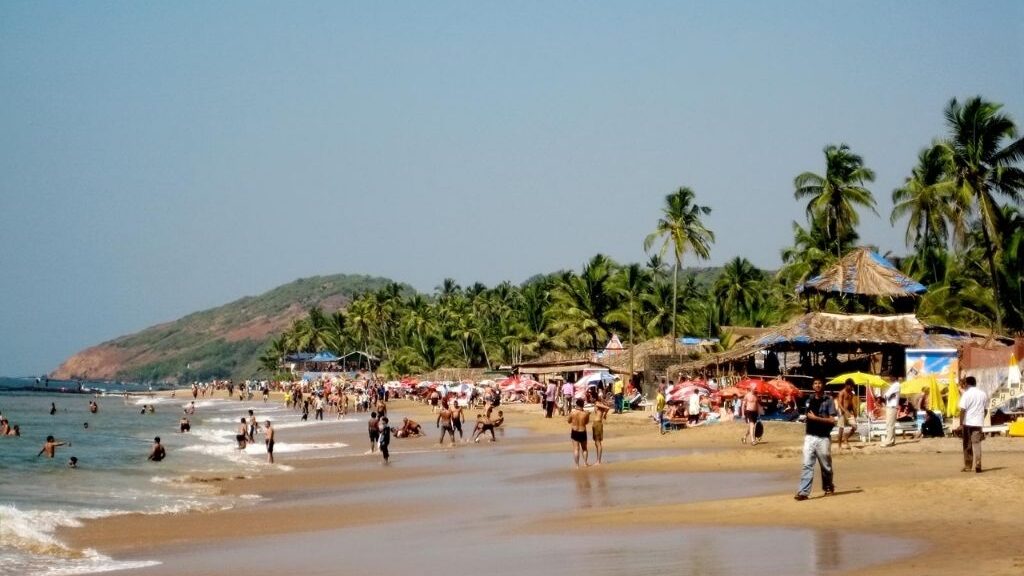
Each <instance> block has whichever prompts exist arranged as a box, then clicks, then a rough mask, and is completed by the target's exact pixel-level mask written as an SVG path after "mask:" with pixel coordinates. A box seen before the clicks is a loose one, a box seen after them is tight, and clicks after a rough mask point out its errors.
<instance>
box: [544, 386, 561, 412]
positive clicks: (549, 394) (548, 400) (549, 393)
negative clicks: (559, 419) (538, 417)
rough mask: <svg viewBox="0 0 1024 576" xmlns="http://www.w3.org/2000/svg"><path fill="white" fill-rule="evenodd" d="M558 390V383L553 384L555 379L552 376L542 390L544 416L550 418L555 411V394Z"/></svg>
mask: <svg viewBox="0 0 1024 576" xmlns="http://www.w3.org/2000/svg"><path fill="white" fill-rule="evenodd" d="M557 392H558V385H557V384H555V379H554V378H552V379H551V380H549V381H548V385H547V388H546V389H545V390H544V417H545V418H551V416H552V414H554V412H555V395H556V394H557Z"/></svg>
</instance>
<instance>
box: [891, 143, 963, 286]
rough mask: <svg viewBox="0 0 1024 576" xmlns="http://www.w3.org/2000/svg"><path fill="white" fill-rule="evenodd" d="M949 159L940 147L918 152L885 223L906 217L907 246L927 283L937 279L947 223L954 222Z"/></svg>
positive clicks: (893, 199)
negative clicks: (915, 258) (913, 250)
mask: <svg viewBox="0 0 1024 576" xmlns="http://www.w3.org/2000/svg"><path fill="white" fill-rule="evenodd" d="M950 160H951V155H950V149H949V147H948V146H946V145H944V144H933V145H932V146H930V147H928V148H925V149H923V150H921V153H920V154H918V157H917V166H916V167H914V169H913V171H912V172H911V175H910V177H908V178H907V180H906V182H905V183H904V185H903V186H902V187H901V188H897V189H895V190H893V191H892V202H893V209H892V215H891V216H890V218H889V222H890V223H892V224H895V223H896V221H897V220H899V219H900V218H903V217H904V216H909V219H908V221H907V235H906V242H907V245H908V246H913V247H915V249H916V251H917V255H918V260H919V261H920V264H921V265H922V266H921V267H922V268H924V270H926V271H928V278H927V279H926V280H931V281H935V280H938V277H939V272H938V270H937V265H938V260H940V259H941V258H942V252H943V251H944V250H945V248H946V243H947V240H948V237H949V230H948V223H949V222H952V221H953V220H954V219H955V214H954V212H953V209H952V206H953V205H952V200H953V191H954V186H953V181H952V180H951V179H950V177H949V174H950V172H951V169H952V166H951V165H950Z"/></svg>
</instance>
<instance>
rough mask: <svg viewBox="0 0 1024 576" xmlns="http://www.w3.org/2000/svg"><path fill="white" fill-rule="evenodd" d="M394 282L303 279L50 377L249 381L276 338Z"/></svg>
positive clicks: (97, 353) (120, 341)
mask: <svg viewBox="0 0 1024 576" xmlns="http://www.w3.org/2000/svg"><path fill="white" fill-rule="evenodd" d="M388 283H390V280H387V279H385V278H373V277H369V276H352V275H345V274H339V275H335V276H317V277H313V278H303V279H300V280H296V281H295V282H292V283H290V284H285V285H284V286H279V287H277V288H275V289H273V290H270V291H269V292H267V293H265V294H262V295H260V296H252V297H248V296H247V297H245V298H241V299H239V300H236V301H234V302H231V303H230V304H226V305H224V306H220V307H218V308H213V309H210V310H204V311H202V312H196V313H194V314H190V315H188V316H185V317H184V318H181V319H179V320H175V321H174V322H168V323H166V324H159V325H157V326H152V327H150V328H146V329H145V330H142V331H141V332H137V333H135V334H130V335H127V336H122V337H120V338H116V339H114V340H111V341H109V342H104V343H102V344H99V345H97V346H93V347H91V348H87V349H85V350H82V351H81V352H78V353H77V354H75V355H74V356H72V357H70V358H68V359H67V360H65V361H64V362H63V363H62V364H61V365H60V366H59V367H58V368H57V369H56V370H54V371H53V372H52V373H51V374H50V377H51V378H55V379H75V378H81V379H83V380H127V381H150V380H157V381H178V380H181V381H189V380H195V379H198V380H207V379H209V378H214V377H222V378H223V377H234V378H245V377H249V376H252V375H253V374H254V373H255V372H256V369H257V368H258V366H259V356H260V354H261V353H262V352H263V351H264V350H265V349H266V348H267V346H268V344H269V343H270V341H271V340H273V339H274V338H276V337H277V336H278V335H280V334H281V333H282V332H283V331H285V330H286V329H287V328H288V327H289V326H291V324H292V322H294V321H295V320H296V319H298V318H301V317H302V316H305V315H306V314H307V313H308V311H309V309H310V308H313V307H320V308H321V309H322V310H323V311H324V312H325V313H331V312H334V311H336V310H338V309H340V308H344V307H345V306H346V305H347V304H348V302H349V301H350V300H351V299H352V297H353V296H354V295H356V294H358V293H361V292H365V291H373V290H378V289H380V288H382V287H384V286H385V285H387V284H388Z"/></svg>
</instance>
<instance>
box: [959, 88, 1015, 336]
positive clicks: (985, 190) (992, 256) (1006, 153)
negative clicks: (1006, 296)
mask: <svg viewBox="0 0 1024 576" xmlns="http://www.w3.org/2000/svg"><path fill="white" fill-rule="evenodd" d="M1001 108H1002V105H1000V104H995V103H993V102H987V101H985V100H982V99H981V97H980V96H975V97H974V98H971V99H969V100H967V102H965V103H963V104H962V105H961V104H960V103H959V102H957V100H956V98H954V99H952V100H950V102H949V105H948V106H947V107H946V112H945V115H946V125H947V126H948V127H949V131H950V136H949V140H948V141H947V145H948V146H949V148H950V151H951V154H952V160H951V163H952V169H953V179H954V181H955V183H956V196H955V206H956V208H957V210H958V218H957V219H956V221H955V229H956V231H957V232H958V236H959V237H960V238H962V237H963V230H964V225H965V223H966V221H967V218H968V215H970V214H972V213H974V212H975V210H976V211H977V214H978V217H979V218H980V220H981V228H982V233H983V234H984V238H985V242H984V246H985V258H986V260H988V268H989V279H990V281H991V284H990V285H991V286H992V289H993V290H994V291H995V294H994V295H995V300H996V310H995V313H996V330H999V331H1001V330H1002V327H1003V319H1002V310H1001V308H1002V306H1001V305H1000V304H1001V300H1000V294H999V285H998V278H997V273H996V256H997V255H998V253H999V252H1000V251H1001V249H1002V248H1001V238H1000V229H1001V224H1002V222H1001V220H1002V211H1001V207H1000V205H999V203H998V202H997V201H996V196H995V195H996V194H999V195H1002V196H1005V197H1006V198H1007V199H1008V200H1010V201H1012V202H1015V203H1016V202H1020V199H1021V191H1022V190H1024V170H1021V168H1020V167H1019V166H1018V165H1017V164H1018V163H1019V162H1020V161H1021V160H1024V142H1022V140H1021V139H1019V138H1017V127H1016V126H1015V125H1014V123H1013V120H1012V119H1011V118H1010V117H1009V116H1007V115H1005V114H1001V113H1000V112H999V110H1000V109H1001Z"/></svg>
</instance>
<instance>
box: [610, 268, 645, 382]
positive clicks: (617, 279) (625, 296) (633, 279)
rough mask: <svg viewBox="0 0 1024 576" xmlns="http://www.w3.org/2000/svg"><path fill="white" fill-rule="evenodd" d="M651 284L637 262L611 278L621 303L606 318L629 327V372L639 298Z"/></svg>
mask: <svg viewBox="0 0 1024 576" xmlns="http://www.w3.org/2000/svg"><path fill="white" fill-rule="evenodd" d="M650 284H651V275H650V273H649V272H648V271H647V270H646V269H645V268H643V267H641V266H640V265H639V264H635V263H634V264H630V265H629V266H626V267H625V268H622V269H620V270H619V271H618V273H616V274H615V276H614V277H613V278H612V291H613V292H614V293H615V294H616V295H618V296H619V298H620V299H621V301H622V303H621V304H620V306H619V308H617V309H615V310H613V311H611V312H610V313H609V314H608V320H609V321H611V322H619V323H622V324H625V325H627V326H628V327H629V373H630V374H632V373H633V334H634V330H633V328H634V326H635V325H636V324H637V322H638V320H639V318H638V313H639V312H640V309H641V308H640V299H641V298H642V297H643V295H644V294H645V293H647V291H648V289H649V287H650Z"/></svg>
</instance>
